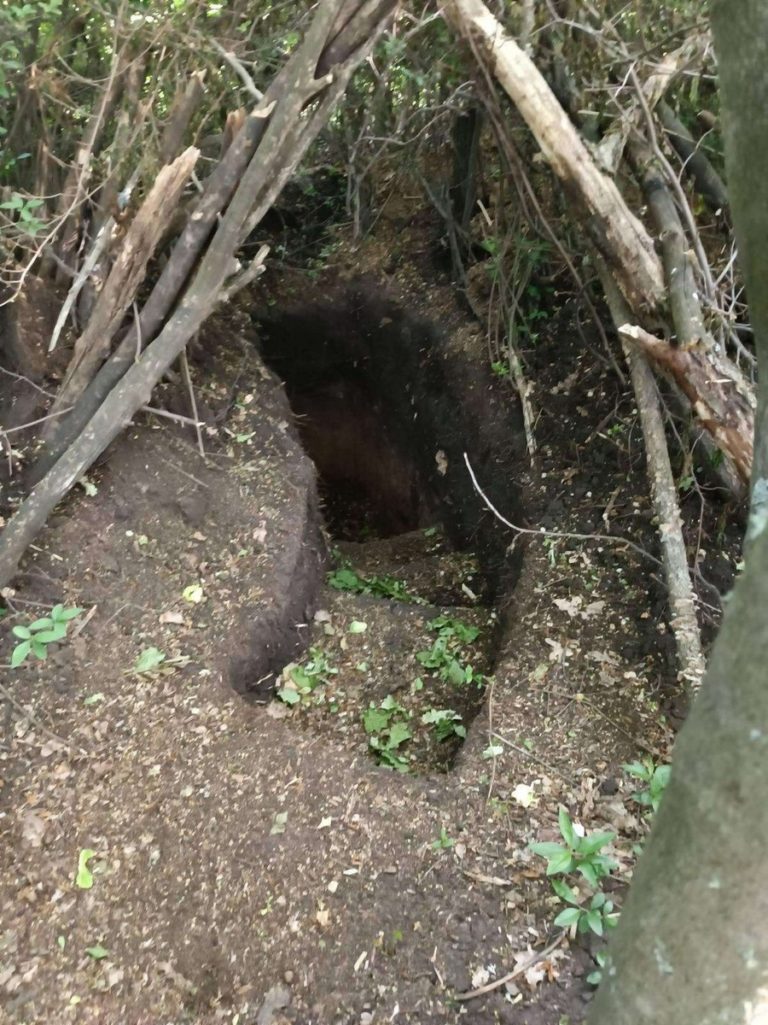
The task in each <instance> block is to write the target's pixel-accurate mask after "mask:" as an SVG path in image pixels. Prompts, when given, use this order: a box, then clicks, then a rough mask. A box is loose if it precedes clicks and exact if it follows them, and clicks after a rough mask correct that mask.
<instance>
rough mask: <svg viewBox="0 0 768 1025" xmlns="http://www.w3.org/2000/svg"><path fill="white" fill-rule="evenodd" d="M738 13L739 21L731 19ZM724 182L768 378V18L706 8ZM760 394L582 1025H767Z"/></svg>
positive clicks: (767, 771) (767, 723)
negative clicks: (652, 810) (690, 683)
mask: <svg viewBox="0 0 768 1025" xmlns="http://www.w3.org/2000/svg"><path fill="white" fill-rule="evenodd" d="M734 8H737V10H734ZM713 18H714V28H715V44H716V48H717V51H718V58H719V69H720V82H721V89H722V99H723V109H724V121H725V129H726V155H727V163H728V182H729V191H730V198H731V205H732V210H733V217H734V222H735V226H736V234H737V238H738V240H739V243H740V247H739V248H740V253H741V258H742V264H743V267H744V272H745V276H746V283H747V289H748V292H749V295H750V298H751V299H752V305H751V315H752V323H753V325H754V329H755V338H756V342H757V351H758V361H759V363H760V365H761V367H763V368H765V367H766V366H768V290H766V289H765V281H766V280H768V247H766V244H765V240H766V238H768V181H767V180H766V177H765V166H766V163H767V162H768V136H766V133H765V120H764V112H765V110H766V109H768V76H766V74H765V71H764V66H765V57H766V52H767V49H766V40H768V5H766V4H765V2H764V0H741V2H740V3H738V4H733V3H729V2H727V0H714V3H713ZM767 408H768V388H767V387H766V384H765V383H763V384H761V386H760V394H759V409H758V417H757V438H756V443H755V458H754V472H753V485H752V510H751V515H750V530H749V535H748V543H747V551H746V569H745V571H744V573H743V575H742V577H741V578H740V580H739V581H738V583H737V585H736V588H735V591H734V594H733V596H732V598H731V600H730V601H729V602H728V605H727V607H726V615H725V622H724V624H723V628H722V630H721V633H720V636H719V637H718V640H717V643H716V645H715V650H714V653H713V655H712V659H711V663H710V667H709V671H708V673H707V676H706V679H705V682H704V685H703V687H702V690H701V693H700V695H699V697H698V699H697V701H696V702H695V704H694V706H693V709H692V711H691V714H690V717H689V719H688V721H687V723H686V724H685V727H684V728H683V731H682V733H681V734H680V738H679V739H678V742H677V747H676V750H675V760H674V769H673V774H672V782H671V784H670V786H669V789H668V791H667V793H666V794H665V797H664V800H663V802H662V805H661V809H660V811H659V813H658V815H657V818H656V821H655V823H654V828H653V831H652V834H651V837H650V840H649V842H648V845H647V848H646V851H645V853H644V854H643V855H642V857H641V858H640V862H639V864H638V867H637V870H636V872H635V879H634V882H633V884H632V888H631V890H630V894H629V899H628V900H627V903H626V906H625V908H624V911H623V913H622V917H621V922H620V924H619V928H618V931H617V935H616V937H615V940H614V942H613V943H612V944H611V946H610V948H609V954H610V961H611V964H610V967H609V969H608V971H607V972H606V973H605V980H604V982H603V984H602V985H601V987H600V989H599V991H598V994H597V997H596V999H595V1003H594V1005H593V1009H592V1013H591V1016H590V1019H589V1020H590V1025H667V1023H670V1025H671V1023H674V1025H742V1023H754V1025H757V1023H758V1022H764V1021H765V1020H766V1008H767V1006H768V1005H767V1004H766V996H765V993H766V989H765V971H766V964H768V888H766V886H765V880H764V866H765V856H766V850H768V802H767V801H766V793H768V687H766V668H765V667H766V664H768V619H766V609H767V608H768V478H767V474H768V424H767V423H766V410H767Z"/></svg>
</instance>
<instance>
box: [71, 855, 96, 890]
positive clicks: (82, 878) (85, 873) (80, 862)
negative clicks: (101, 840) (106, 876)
mask: <svg viewBox="0 0 768 1025" xmlns="http://www.w3.org/2000/svg"><path fill="white" fill-rule="evenodd" d="M95 856H96V851H94V850H91V848H90V847H85V848H84V849H83V850H82V851H80V853H79V854H78V856H77V875H76V876H75V884H76V885H77V886H79V887H80V889H81V890H90V888H91V887H92V886H93V872H91V870H90V868H89V867H88V862H89V861H90V860H91V858H94V857H95Z"/></svg>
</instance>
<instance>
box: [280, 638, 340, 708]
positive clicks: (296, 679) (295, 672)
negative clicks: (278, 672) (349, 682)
mask: <svg viewBox="0 0 768 1025" xmlns="http://www.w3.org/2000/svg"><path fill="white" fill-rule="evenodd" d="M338 671H339V670H338V669H336V668H335V667H334V666H332V665H331V663H330V660H329V659H328V656H327V654H326V653H325V652H324V651H323V649H322V648H319V647H316V646H315V647H312V648H310V649H309V658H308V659H307V660H306V661H305V662H304V663H302V664H301V665H292V666H289V667H288V668H287V674H288V680H289V684H286V685H285V686H283V687H281V688H280V689H279V690H278V692H277V696H278V697H279V698H280V700H281V701H283V702H284V703H285V704H286V705H297V704H298V703H299V702H300V701H301V699H302V698H303V697H309V696H310V695H311V694H312V693H313V691H315V690H316V688H317V687H320V686H325V685H327V684H328V683H330V680H331V677H332V676H336V674H337V673H338Z"/></svg>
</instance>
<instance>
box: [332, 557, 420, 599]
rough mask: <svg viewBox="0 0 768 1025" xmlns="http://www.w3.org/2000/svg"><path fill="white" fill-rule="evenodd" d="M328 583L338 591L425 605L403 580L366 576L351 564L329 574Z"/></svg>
mask: <svg viewBox="0 0 768 1025" xmlns="http://www.w3.org/2000/svg"><path fill="white" fill-rule="evenodd" d="M328 584H329V586H330V587H333V588H335V589H336V590H337V591H351V592H352V593H353V594H368V595H371V596H372V597H374V598H392V599H394V600H395V601H402V602H410V603H412V604H415V605H423V604H424V599H423V598H419V597H417V596H416V595H414V594H411V593H410V592H409V591H408V588H407V587H406V586H405V584H404V583H403V581H402V580H397V579H396V578H395V577H388V576H371V577H364V576H363V575H362V574H360V573H357V572H356V571H355V570H353V569H352V568H351V567H350V566H342V567H340V568H339V569H336V570H334V571H333V572H332V573H329V574H328Z"/></svg>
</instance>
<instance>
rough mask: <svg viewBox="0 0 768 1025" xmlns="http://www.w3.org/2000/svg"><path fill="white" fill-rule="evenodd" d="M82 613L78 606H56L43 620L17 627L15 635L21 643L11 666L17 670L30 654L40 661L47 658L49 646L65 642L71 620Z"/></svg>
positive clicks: (14, 653)
mask: <svg viewBox="0 0 768 1025" xmlns="http://www.w3.org/2000/svg"><path fill="white" fill-rule="evenodd" d="M82 611H83V610H82V609H81V608H77V606H74V607H72V608H65V607H64V606H63V605H54V606H53V608H52V609H51V614H50V616H43V618H42V619H36V620H34V622H32V623H28V624H27V625H26V626H23V625H19V626H15V627H14V628H13V633H14V635H15V636H16V637H18V638H20V642H19V643H18V644H17V645H16V647H15V648H14V649H13V652H12V654H11V666H12V667H13V668H14V669H16V668H17V667H18V666H20V665H21V664H22V663H23V662H25V661H26V659H27V658H28V657H29V655H30V654H32V655H34V656H35V657H36V658H39V659H44V658H47V657H48V645H49V644H55V643H56V642H57V641H62V640H64V638H65V637H66V636H67V630H68V629H69V623H70V620H72V619H74V618H75V617H76V616H79V615H80V613H81V612H82Z"/></svg>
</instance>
